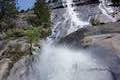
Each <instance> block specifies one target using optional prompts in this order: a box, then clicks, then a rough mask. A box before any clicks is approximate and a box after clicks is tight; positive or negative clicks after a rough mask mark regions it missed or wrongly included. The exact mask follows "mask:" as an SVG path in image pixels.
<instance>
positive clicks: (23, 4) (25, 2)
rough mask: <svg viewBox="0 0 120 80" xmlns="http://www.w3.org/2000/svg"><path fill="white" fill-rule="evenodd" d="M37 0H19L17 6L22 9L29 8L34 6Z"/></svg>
mask: <svg viewBox="0 0 120 80" xmlns="http://www.w3.org/2000/svg"><path fill="white" fill-rule="evenodd" d="M34 3H35V0H18V4H17V6H18V7H19V9H20V10H22V9H23V10H27V9H28V8H32V7H33V6H34Z"/></svg>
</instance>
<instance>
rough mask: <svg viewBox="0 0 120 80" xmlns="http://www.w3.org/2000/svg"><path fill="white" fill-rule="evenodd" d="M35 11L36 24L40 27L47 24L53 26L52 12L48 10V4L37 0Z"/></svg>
mask: <svg viewBox="0 0 120 80" xmlns="http://www.w3.org/2000/svg"><path fill="white" fill-rule="evenodd" d="M33 10H34V13H35V14H36V16H37V17H36V21H35V24H36V22H38V24H39V26H40V25H45V24H51V20H50V15H51V14H50V13H51V12H50V9H49V8H48V6H46V4H45V3H44V1H42V0H37V1H36V3H35V6H34V9H33ZM38 24H37V26H38ZM48 27H49V26H48Z"/></svg>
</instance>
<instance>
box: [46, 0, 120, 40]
mask: <svg viewBox="0 0 120 80" xmlns="http://www.w3.org/2000/svg"><path fill="white" fill-rule="evenodd" d="M48 2H49V5H50V6H51V8H53V9H52V22H53V29H52V32H53V34H52V35H51V37H52V39H54V40H55V41H56V40H59V39H60V38H61V37H65V36H66V35H68V34H70V33H72V32H74V31H76V30H78V29H80V28H82V27H83V26H84V27H86V26H91V24H92V20H94V21H95V22H98V23H109V22H115V21H118V20H120V11H119V7H111V6H109V5H110V3H111V2H110V1H109V0H99V1H93V0H73V1H72V0H63V1H61V0H59V1H57V0H53V1H48ZM74 5H76V6H74ZM62 6H63V7H62ZM74 22H75V23H74Z"/></svg>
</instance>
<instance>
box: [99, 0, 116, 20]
mask: <svg viewBox="0 0 120 80" xmlns="http://www.w3.org/2000/svg"><path fill="white" fill-rule="evenodd" d="M99 1H100V4H99V8H100V10H101V11H102V13H103V14H104V15H105V16H107V18H108V19H110V20H109V21H110V22H116V21H117V20H116V19H115V18H114V17H113V16H112V15H111V14H112V13H113V12H114V11H113V9H112V8H111V7H110V6H107V0H99Z"/></svg>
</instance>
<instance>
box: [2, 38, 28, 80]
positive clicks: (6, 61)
mask: <svg viewBox="0 0 120 80" xmlns="http://www.w3.org/2000/svg"><path fill="white" fill-rule="evenodd" d="M26 55H30V46H29V43H28V42H27V40H26V39H25V38H20V39H10V40H2V41H0V80H7V76H8V75H9V72H10V70H11V69H12V67H13V65H14V63H16V62H17V61H19V60H20V59H21V58H22V57H24V56H26Z"/></svg>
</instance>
